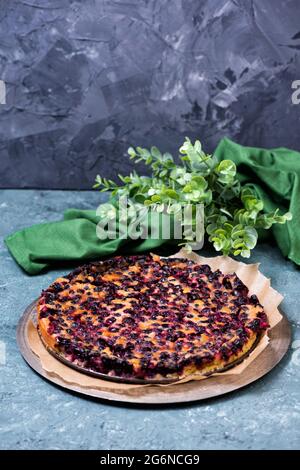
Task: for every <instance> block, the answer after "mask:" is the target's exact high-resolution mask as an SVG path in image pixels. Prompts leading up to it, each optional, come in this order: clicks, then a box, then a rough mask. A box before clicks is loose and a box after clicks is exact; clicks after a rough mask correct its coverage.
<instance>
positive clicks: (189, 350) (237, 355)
mask: <svg viewBox="0 0 300 470" xmlns="http://www.w3.org/2000/svg"><path fill="white" fill-rule="evenodd" d="M267 327H268V323H267V317H266V315H265V312H264V311H263V308H262V306H261V305H260V304H259V302H258V300H257V298H256V297H255V296H251V297H249V296H248V289H247V288H246V286H245V285H244V284H243V283H242V282H241V281H240V279H239V278H238V277H237V276H236V275H235V274H231V275H224V274H222V273H221V272H220V271H216V272H212V271H211V270H210V268H209V267H208V266H206V265H197V264H195V263H192V262H191V261H187V260H182V259H180V260H179V259H177V260H176V259H162V258H159V257H157V256H155V255H154V256H153V257H150V256H138V257H137V256H134V257H128V258H121V257H116V258H113V259H111V260H108V261H107V262H104V263H101V262H98V263H91V264H90V265H86V266H83V267H82V268H79V269H77V270H75V271H74V272H73V273H70V274H69V275H68V276H66V277H63V278H59V279H57V280H56V281H55V282H54V283H53V284H51V286H50V287H49V288H48V289H46V290H45V291H43V293H42V295H41V297H40V299H39V304H38V329H39V334H40V335H41V337H42V339H43V342H44V343H45V344H46V345H47V347H48V349H49V350H50V351H52V352H55V353H56V354H57V353H58V354H59V355H60V356H61V357H63V358H64V359H65V360H66V361H68V362H69V363H71V364H76V365H77V366H81V367H82V368H84V369H88V370H91V371H95V372H101V373H105V374H107V375H109V376H121V377H124V378H127V379H131V378H141V379H146V380H147V379H149V380H151V381H153V380H157V381H159V380H161V379H166V378H168V379H180V378H182V377H185V376H188V375H192V374H195V373H201V374H207V375H208V374H211V373H213V372H215V371H216V370H218V371H220V370H224V369H225V368H228V367H229V366H230V364H233V363H236V361H238V360H242V359H243V358H244V357H245V356H246V355H247V354H248V353H249V351H250V350H251V349H252V348H253V345H255V342H256V341H257V339H258V337H259V336H260V335H261V334H262V333H263V331H265V330H266V328H267Z"/></svg>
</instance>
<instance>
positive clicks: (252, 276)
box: [27, 249, 283, 395]
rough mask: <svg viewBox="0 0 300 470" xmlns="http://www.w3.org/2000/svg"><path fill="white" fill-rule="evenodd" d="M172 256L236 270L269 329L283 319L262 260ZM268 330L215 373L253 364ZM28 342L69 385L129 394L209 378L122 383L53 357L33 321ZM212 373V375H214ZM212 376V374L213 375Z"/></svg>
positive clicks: (48, 368) (43, 362)
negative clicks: (245, 352)
mask: <svg viewBox="0 0 300 470" xmlns="http://www.w3.org/2000/svg"><path fill="white" fill-rule="evenodd" d="M170 258H188V259H191V260H193V261H195V262H197V263H201V264H208V265H209V266H210V267H211V269H212V270H214V271H215V270H216V269H220V270H221V271H222V272H223V273H224V274H229V273H233V272H235V273H236V274H237V276H238V277H239V278H240V279H241V280H242V281H243V282H244V284H245V285H246V286H247V287H248V289H249V294H250V295H252V294H256V295H257V297H258V299H259V301H260V303H261V304H262V305H263V306H264V310H265V312H266V314H267V316H268V320H269V324H270V329H269V330H268V332H269V331H270V330H271V329H272V328H274V326H275V325H277V323H279V322H280V320H281V318H282V316H281V314H280V312H279V310H278V306H279V304H280V302H281V301H282V299H283V296H282V295H281V294H279V292H277V291H276V290H275V289H273V288H272V287H271V284H270V279H268V278H266V277H265V276H264V275H263V274H262V273H261V272H260V271H259V264H245V263H242V262H238V261H236V260H234V259H232V258H230V257H229V256H216V257H213V258H205V257H202V256H199V255H197V254H196V253H193V252H192V253H187V252H186V251H185V250H184V249H183V250H180V251H179V252H178V253H177V254H175V255H172V256H170ZM268 332H267V333H266V334H264V335H263V336H262V338H261V339H260V341H259V343H258V345H257V346H256V348H255V349H254V350H253V351H252V352H251V353H250V355H249V356H248V357H246V358H245V359H244V360H243V362H241V363H240V364H239V365H237V366H235V367H233V368H232V369H229V370H228V371H226V372H221V373H214V374H212V375H236V374H241V373H242V372H243V371H244V370H245V369H246V367H250V366H251V363H252V362H253V361H254V359H255V358H256V357H257V356H258V355H259V354H260V353H261V352H262V351H263V350H264V349H265V348H266V347H267V345H268V342H269V336H268ZM27 335H28V337H27V339H28V343H29V345H30V347H31V350H32V351H33V353H34V354H35V355H36V356H38V358H39V359H40V361H41V365H42V367H43V369H44V370H45V371H46V373H47V375H49V376H57V377H60V378H61V379H62V380H63V381H64V382H66V383H67V384H70V385H77V386H80V387H83V388H85V389H89V388H91V389H98V390H103V391H111V392H118V393H124V394H129V395H139V393H140V392H141V389H142V388H144V387H157V386H158V387H174V386H176V384H178V383H183V382H188V381H191V380H208V378H207V377H205V376H203V375H201V374H195V375H191V376H189V377H186V378H183V379H181V380H179V381H177V382H173V383H172V384H164V385H162V384H155V385H154V384H151V385H149V384H148V385H146V384H145V385H143V384H142V385H136V384H123V383H117V382H111V381H109V380H102V379H99V378H95V377H91V376H88V375H86V374H83V373H80V372H78V371H76V370H75V369H72V368H71V367H68V366H67V365H65V364H63V363H61V362H60V361H59V360H58V359H56V358H54V357H53V356H52V355H51V354H50V353H49V352H48V351H47V350H46V349H45V347H44V346H43V344H42V342H41V340H40V338H39V335H38V333H37V329H36V326H35V324H34V321H31V322H30V323H29V324H28V331H27ZM212 375H211V376H212ZM211 376H210V377H211Z"/></svg>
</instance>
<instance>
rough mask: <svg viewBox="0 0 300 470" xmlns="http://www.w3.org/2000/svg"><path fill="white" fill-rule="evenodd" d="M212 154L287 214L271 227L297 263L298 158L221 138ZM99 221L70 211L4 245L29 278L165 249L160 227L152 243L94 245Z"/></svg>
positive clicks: (290, 153) (299, 248)
mask: <svg viewBox="0 0 300 470" xmlns="http://www.w3.org/2000/svg"><path fill="white" fill-rule="evenodd" d="M215 155H216V156H217V158H218V159H219V160H222V159H231V160H233V161H234V162H235V163H236V165H237V169H238V175H239V178H240V180H241V181H242V182H243V183H248V184H250V185H251V186H252V187H253V189H254V190H255V191H256V192H257V194H258V195H259V197H260V198H261V199H262V200H263V201H264V204H265V208H266V209H267V210H273V209H275V208H276V207H279V208H281V209H282V210H283V212H286V210H289V211H290V212H292V214H293V220H292V221H290V222H289V223H288V224H285V225H275V226H274V228H273V229H272V230H273V233H274V236H275V239H276V241H277V243H278V246H279V248H280V249H281V251H282V253H283V254H284V255H285V256H287V257H288V258H289V259H291V260H293V261H294V262H295V263H297V264H300V187H299V177H300V153H299V152H295V151H292V150H289V149H285V148H278V149H271V150H265V149H259V148H252V147H243V146H242V145H238V144H236V143H234V142H232V141H231V140H229V139H222V140H221V142H220V143H219V145H218V147H217V149H216V151H215ZM99 221H100V217H98V216H97V215H96V212H95V211H93V210H88V211H87V210H77V209H69V210H67V211H66V212H65V213H64V220H62V221H59V222H51V223H45V224H40V225H35V226H33V227H29V228H26V229H24V230H21V231H19V232H16V233H14V234H12V235H10V236H8V237H7V238H6V239H5V242H6V244H7V247H8V249H9V251H10V253H11V254H12V256H13V257H14V258H15V260H16V261H17V263H18V264H19V265H20V266H21V267H22V268H23V269H24V270H25V271H26V272H27V273H29V274H38V273H39V272H40V271H42V270H43V269H46V268H47V269H49V268H51V267H55V266H57V265H58V264H60V263H61V262H67V261H80V262H84V261H87V260H92V259H99V258H101V257H104V256H109V255H113V254H114V253H116V252H120V251H123V252H124V251H126V252H128V253H140V252H143V251H148V250H154V249H155V248H158V247H161V246H162V245H164V244H166V241H165V240H164V239H163V238H162V237H160V233H159V229H160V227H159V226H157V227H156V229H157V233H156V234H154V236H153V238H147V239H145V240H144V239H142V240H141V239H138V240H135V241H133V240H128V239H126V237H122V236H121V237H119V238H117V239H114V240H99V238H98V237H97V234H96V225H97V223H98V222H99ZM152 230H153V227H152ZM152 233H153V232H152ZM170 242H171V243H172V240H171V241H170Z"/></svg>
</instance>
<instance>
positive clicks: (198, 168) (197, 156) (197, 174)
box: [94, 137, 292, 258]
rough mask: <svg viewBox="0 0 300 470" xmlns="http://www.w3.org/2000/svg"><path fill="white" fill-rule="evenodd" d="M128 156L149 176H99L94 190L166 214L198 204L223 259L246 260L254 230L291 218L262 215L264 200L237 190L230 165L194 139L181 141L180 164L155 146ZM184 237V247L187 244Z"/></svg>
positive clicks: (276, 213)
mask: <svg viewBox="0 0 300 470" xmlns="http://www.w3.org/2000/svg"><path fill="white" fill-rule="evenodd" d="M128 154H129V156H130V159H132V160H134V161H135V162H141V161H142V162H143V163H144V164H145V165H146V166H149V167H150V168H151V170H152V175H151V176H140V175H138V174H137V172H136V171H133V172H131V173H130V174H129V175H128V176H122V175H119V179H120V181H121V184H119V185H118V184H117V183H115V182H114V181H112V180H107V179H105V178H102V177H100V176H99V175H98V176H97V177H96V183H95V185H94V188H100V190H101V191H110V192H111V194H112V196H114V197H115V196H116V197H121V196H127V197H128V198H129V199H130V200H132V201H133V202H137V203H140V204H144V205H145V206H149V207H152V208H153V209H155V210H157V211H161V210H163V208H167V212H169V213H171V212H172V211H175V210H176V207H178V208H180V207H182V205H185V204H192V205H194V206H196V205H197V204H203V205H204V215H205V218H204V225H205V231H206V233H207V235H208V240H209V241H210V242H211V243H212V244H213V246H214V248H215V249H216V250H217V251H221V252H222V253H223V254H225V255H229V254H233V255H235V256H236V255H241V256H243V257H246V258H248V257H249V256H250V253H251V250H252V249H253V248H254V247H255V245H256V243H257V239H258V233H257V229H261V228H263V229H269V228H271V227H272V225H273V224H284V223H285V222H286V221H288V220H291V218H292V215H291V214H290V213H289V212H287V213H286V214H283V215H280V214H279V210H278V209H276V210H275V211H273V212H265V211H264V204H263V201H262V200H260V199H258V198H257V196H256V195H255V194H254V193H253V191H252V190H251V189H250V188H249V187H247V186H246V187H242V186H241V184H240V182H239V180H238V179H237V176H236V165H235V163H234V162H233V161H231V160H222V161H221V162H218V161H217V159H216V158H215V157H214V156H213V155H209V154H206V153H205V152H204V151H203V149H202V146H201V143H200V141H199V140H196V141H195V142H194V144H193V143H192V142H191V140H190V139H189V138H188V137H186V139H185V142H184V143H183V145H182V146H181V147H180V149H179V159H180V162H181V164H179V165H178V164H176V163H175V162H174V159H173V157H172V155H171V154H170V153H161V152H160V150H159V149H158V148H157V147H151V149H149V150H148V149H145V148H142V147H136V148H133V147H130V148H129V149H128ZM195 225H196V223H195ZM188 238H189V237H187V239H186V240H183V241H184V243H185V242H186V243H187V244H188V243H189V240H188Z"/></svg>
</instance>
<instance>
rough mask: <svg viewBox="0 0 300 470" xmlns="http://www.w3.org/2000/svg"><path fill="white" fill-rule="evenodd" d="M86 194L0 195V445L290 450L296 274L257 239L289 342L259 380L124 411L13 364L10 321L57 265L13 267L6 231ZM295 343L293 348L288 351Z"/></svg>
mask: <svg viewBox="0 0 300 470" xmlns="http://www.w3.org/2000/svg"><path fill="white" fill-rule="evenodd" d="M99 201H100V196H99V193H96V192H75V191H73V192H63V191H41V190H36V191H33V190H18V191H16V190H2V191H0V221H1V222H0V236H1V245H0V260H1V270H0V295H1V297H0V305H1V313H0V341H1V343H0V350H1V355H0V377H1V380H0V448H1V449H148V450H149V449H220V448H221V449H297V448H299V447H300V402H299V390H300V309H299V305H300V271H299V270H298V269H297V268H296V267H295V266H294V265H293V264H292V263H291V262H288V261H286V260H285V259H284V258H283V257H282V256H281V254H280V253H279V251H278V250H277V248H275V247H272V246H269V245H267V244H263V245H260V246H259V247H258V248H257V249H256V250H255V252H254V254H253V256H252V258H251V259H250V261H251V262H257V261H259V262H261V270H262V272H263V273H264V274H265V275H266V276H268V277H271V278H272V285H273V286H274V287H275V288H276V289H278V290H279V291H280V292H282V294H284V295H285V300H284V302H283V304H282V306H283V309H284V311H285V313H286V314H287V316H288V318H289V320H290V321H291V323H292V328H293V343H292V348H291V349H290V351H289V352H288V354H287V356H286V357H285V358H284V359H283V361H282V362H281V363H280V364H279V365H278V366H277V367H276V368H275V369H274V370H273V371H272V372H270V373H269V374H268V375H267V376H265V377H263V378H262V379H260V380H259V381H257V382H255V383H254V384H252V385H250V386H248V387H246V388H244V389H241V390H238V391H236V392H234V393H231V394H229V395H225V396H223V397H219V398H217V399H211V400H207V401H204V402H198V403H194V404H190V405H184V406H176V407H159V408H158V407H157V408H155V407H150V408H149V407H132V406H126V405H116V404H112V403H108V402H104V401H103V402H100V401H97V400H92V399H88V398H85V397H83V396H79V395H75V394H71V393H69V392H68V391H65V390H63V389H61V388H58V387H56V386H54V385H52V384H51V383H49V382H47V381H46V380H44V379H42V378H41V377H40V376H38V375H37V374H36V373H35V372H33V371H32V370H31V369H30V368H29V366H27V364H26V363H25V362H24V361H23V359H22V357H21V355H20V353H19V351H18V347H17V345H16V339H15V336H16V326H17V323H18V320H19V318H20V316H21V314H22V312H23V311H24V309H25V307H26V306H27V305H28V304H29V303H30V302H31V301H32V300H33V299H34V298H36V297H37V296H38V295H39V293H40V291H41V289H42V288H43V287H46V286H47V285H48V284H49V283H50V282H51V281H52V280H53V279H55V277H56V276H57V275H58V274H59V273H61V272H62V271H51V272H48V273H45V274H41V275H38V276H35V277H30V276H28V275H26V274H25V273H24V272H22V270H21V269H20V268H19V267H18V266H17V265H16V264H15V262H14V260H13V259H12V258H11V257H10V255H9V253H8V252H7V249H6V247H5V245H4V243H3V238H2V237H4V236H5V235H8V234H9V233H11V232H13V231H15V230H17V229H21V228H23V227H26V226H28V225H31V224H34V223H39V222H44V221H49V220H57V219H59V218H60V217H61V214H62V211H63V210H64V209H66V208H68V207H81V208H91V207H95V206H96V205H97V203H98V202H99ZM297 348H298V349H297Z"/></svg>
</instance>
